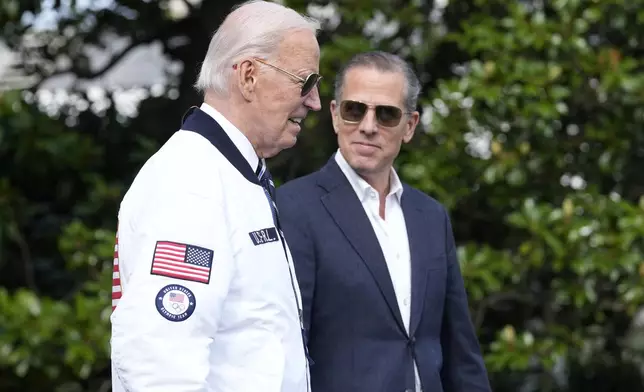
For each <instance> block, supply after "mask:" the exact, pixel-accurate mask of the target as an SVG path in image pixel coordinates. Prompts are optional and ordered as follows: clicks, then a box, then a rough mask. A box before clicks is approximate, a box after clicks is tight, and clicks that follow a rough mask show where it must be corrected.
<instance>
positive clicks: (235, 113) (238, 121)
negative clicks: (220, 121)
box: [204, 93, 263, 158]
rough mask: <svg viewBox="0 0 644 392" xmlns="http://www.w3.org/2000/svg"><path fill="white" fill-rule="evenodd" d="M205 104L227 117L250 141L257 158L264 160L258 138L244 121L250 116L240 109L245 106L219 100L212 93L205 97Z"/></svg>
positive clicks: (227, 100)
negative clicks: (258, 147)
mask: <svg viewBox="0 0 644 392" xmlns="http://www.w3.org/2000/svg"><path fill="white" fill-rule="evenodd" d="M204 103H205V104H207V105H210V106H212V107H213V108H215V109H216V110H217V111H218V112H219V113H221V115H222V116H224V117H226V119H227V120H228V121H230V123H231V124H233V125H234V126H235V127H236V128H237V129H239V131H240V132H241V133H242V134H244V136H246V139H248V141H249V142H250V144H251V145H252V146H253V149H254V150H255V152H256V153H257V156H258V157H259V158H263V156H262V155H261V154H260V152H259V150H258V149H257V146H258V145H259V144H258V140H257V138H256V137H255V136H254V134H253V133H252V132H250V126H249V124H248V123H247V122H246V121H244V120H245V119H247V118H248V116H243V115H242V112H243V110H241V109H240V108H242V107H243V106H242V105H241V104H239V105H237V104H235V102H233V101H232V100H229V99H227V98H225V99H222V98H219V97H217V96H215V95H214V94H212V93H206V96H205V97H204Z"/></svg>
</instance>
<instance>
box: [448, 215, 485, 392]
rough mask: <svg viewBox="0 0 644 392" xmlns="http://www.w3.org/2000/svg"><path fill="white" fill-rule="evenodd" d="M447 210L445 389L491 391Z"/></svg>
mask: <svg viewBox="0 0 644 392" xmlns="http://www.w3.org/2000/svg"><path fill="white" fill-rule="evenodd" d="M444 214H445V228H446V229H445V238H446V239H447V241H446V242H447V243H446V251H447V264H448V267H447V268H448V270H447V292H446V295H445V308H444V309H445V310H444V314H443V327H442V331H441V345H442V347H443V368H442V370H441V381H442V384H443V389H444V390H445V391H449V392H491V388H490V384H489V380H488V375H487V371H486V369H485V364H484V362H483V357H482V355H481V349H480V347H479V342H478V339H477V336H476V332H475V330H474V326H473V325H472V320H471V316H470V312H469V306H468V300H467V293H466V291H465V287H464V282H463V277H462V275H461V270H460V267H459V263H458V259H457V256H456V246H455V244H454V234H453V232H452V226H451V223H450V219H449V216H448V215H447V211H444Z"/></svg>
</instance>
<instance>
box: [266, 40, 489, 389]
mask: <svg viewBox="0 0 644 392" xmlns="http://www.w3.org/2000/svg"><path fill="white" fill-rule="evenodd" d="M419 91H420V83H419V81H418V79H417V77H416V76H415V74H414V72H413V71H412V70H411V68H410V67H409V66H408V65H407V64H406V63H405V62H404V61H403V60H401V59H400V58H399V57H397V56H394V55H392V54H388V53H382V52H370V53H363V54H359V55H357V56H355V57H354V58H353V59H351V60H350V61H349V62H348V63H347V64H346V65H345V67H344V68H343V69H342V70H341V72H340V73H339V74H338V75H337V79H336V85H335V100H333V101H332V102H331V115H332V118H333V128H334V129H335V133H336V134H337V138H338V144H339V150H338V151H337V152H336V153H335V155H334V156H333V157H332V158H331V159H330V160H329V162H328V163H327V164H326V166H324V167H323V168H322V169H321V170H319V171H317V172H315V173H313V174H311V175H309V176H306V177H303V178H300V179H297V180H294V181H291V182H289V183H287V184H286V185H284V186H282V187H280V189H279V190H278V192H277V193H278V207H279V209H280V217H281V219H282V225H283V227H284V233H285V235H286V238H287V239H288V241H289V244H290V245H291V249H292V251H293V257H294V261H295V268H296V271H297V275H298V278H299V281H300V285H301V290H302V300H303V306H304V320H305V326H306V328H307V334H308V338H309V350H310V351H309V352H310V355H311V358H312V360H313V361H314V363H315V365H314V366H313V367H312V368H311V383H312V389H313V392H316V391H321V392H345V391H352V392H404V391H407V392H412V391H416V392H419V391H421V390H423V391H426V392H443V391H445V392H488V391H490V385H489V382H488V378H487V374H486V370H485V367H484V364H483V360H482V358H481V353H480V349H479V345H478V342H477V338H476V335H475V333H474V330H473V327H472V323H471V321H470V315H469V311H468V304H467V296H466V292H465V289H464V285H463V280H462V277H461V273H460V270H459V265H458V262H457V259H456V249H455V246H454V238H453V235H452V229H451V226H450V219H449V217H448V214H447V212H446V210H445V208H444V207H443V206H442V205H441V204H439V203H438V202H437V201H436V200H434V199H432V198H431V197H429V196H427V195H425V194H424V193H422V192H420V191H418V190H416V189H413V188H411V187H410V186H408V185H406V184H403V183H401V181H400V179H399V178H398V175H397V174H396V171H395V170H394V169H393V167H392V166H393V162H394V160H395V158H396V157H397V155H398V153H399V151H400V147H401V144H402V143H407V142H409V141H410V140H411V138H412V136H413V134H414V130H415V128H416V125H417V124H418V118H419V114H418V112H417V111H416V102H417V98H418V95H419Z"/></svg>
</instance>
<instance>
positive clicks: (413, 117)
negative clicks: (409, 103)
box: [403, 111, 420, 143]
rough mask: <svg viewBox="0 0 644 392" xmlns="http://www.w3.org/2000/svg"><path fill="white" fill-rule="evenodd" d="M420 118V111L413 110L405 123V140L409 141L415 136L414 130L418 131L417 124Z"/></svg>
mask: <svg viewBox="0 0 644 392" xmlns="http://www.w3.org/2000/svg"><path fill="white" fill-rule="evenodd" d="M419 120H420V113H418V112H417V111H416V112H413V113H411V114H410V115H409V119H408V120H407V123H406V124H405V133H404V134H403V142H405V143H409V142H410V141H411V138H412V137H414V132H415V131H416V126H417V125H418V121H419Z"/></svg>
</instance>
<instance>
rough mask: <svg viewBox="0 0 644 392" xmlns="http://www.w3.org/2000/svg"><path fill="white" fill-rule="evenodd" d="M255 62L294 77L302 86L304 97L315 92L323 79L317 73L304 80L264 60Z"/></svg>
mask: <svg viewBox="0 0 644 392" xmlns="http://www.w3.org/2000/svg"><path fill="white" fill-rule="evenodd" d="M255 60H257V61H258V62H260V63H262V64H264V65H267V66H269V67H271V68H273V69H275V70H277V71H280V72H282V73H284V74H286V75H288V76H290V77H292V78H293V79H295V80H297V82H298V83H300V84H301V85H302V92H301V94H300V95H301V96H302V97H303V96H305V95H307V94H308V93H310V92H311V90H313V88H314V87H315V86H317V84H318V83H320V80H321V79H322V76H321V75H320V74H316V73H312V74H310V75H309V76H307V77H306V79H302V78H301V77H299V76H297V75H295V74H292V73H290V72H288V71H287V70H285V69H282V68H280V67H277V66H275V65H273V64H269V63H267V62H266V61H264V60H262V59H258V58H256V59H255Z"/></svg>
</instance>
